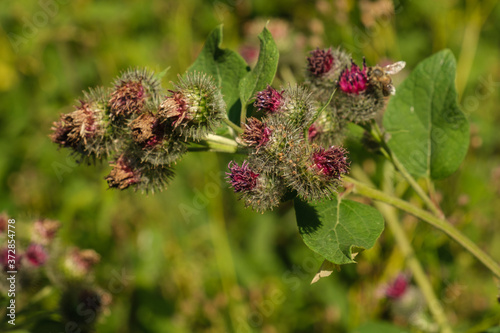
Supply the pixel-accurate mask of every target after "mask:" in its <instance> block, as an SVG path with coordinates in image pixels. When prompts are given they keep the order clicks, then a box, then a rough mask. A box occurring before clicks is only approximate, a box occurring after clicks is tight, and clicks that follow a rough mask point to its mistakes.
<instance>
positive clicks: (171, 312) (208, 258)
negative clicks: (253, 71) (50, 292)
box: [0, 0, 500, 332]
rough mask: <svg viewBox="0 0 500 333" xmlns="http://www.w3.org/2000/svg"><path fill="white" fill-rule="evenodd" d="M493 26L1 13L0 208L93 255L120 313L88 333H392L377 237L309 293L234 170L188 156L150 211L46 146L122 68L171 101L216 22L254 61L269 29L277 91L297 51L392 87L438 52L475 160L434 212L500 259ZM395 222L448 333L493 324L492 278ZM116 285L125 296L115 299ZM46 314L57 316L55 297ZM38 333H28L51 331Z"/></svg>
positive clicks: (419, 20) (390, 9)
mask: <svg viewBox="0 0 500 333" xmlns="http://www.w3.org/2000/svg"><path fill="white" fill-rule="evenodd" d="M47 4H50V6H48V5H47ZM43 13H45V16H44V15H42V14H43ZM44 17H45V18H46V19H43V18H44ZM499 18H500V7H499V6H497V5H496V1H481V2H475V1H451V0H450V1H440V2H437V1H430V0H423V1H412V2H399V1H395V2H390V1H382V0H381V1H368V0H363V1H359V2H355V1H349V0H335V1H314V2H303V1H302V2H301V1H294V0H288V1H282V0H280V1H261V0H258V1H252V2H248V1H232V0H228V1H201V0H189V1H182V2H180V1H170V0H169V1H159V0H149V1H133V0H127V1H121V2H111V1H88V0H77V1H71V2H70V1H62V0H60V1H57V0H53V1H47V2H43V1H42V2H38V1H31V0H20V1H15V2H14V1H12V2H8V3H7V2H6V3H3V4H2V6H1V8H0V22H1V28H0V29H1V30H0V77H1V79H0V110H1V113H0V133H1V134H0V135H1V140H0V151H1V152H2V154H1V157H0V202H1V206H0V209H1V210H5V211H6V212H8V213H9V215H11V216H12V217H14V218H16V219H17V220H18V221H20V222H22V221H23V220H25V221H28V220H31V219H32V218H36V217H47V218H52V219H57V220H59V221H61V222H62V223H63V228H62V229H61V232H60V237H61V241H62V242H63V243H65V244H67V245H68V246H69V245H71V244H74V245H77V246H79V247H81V248H93V249H95V250H96V251H97V252H98V253H100V254H101V256H102V261H101V263H100V264H99V265H98V267H97V282H98V283H99V284H100V285H101V286H102V287H103V288H104V289H106V290H108V291H109V292H110V293H111V294H112V296H113V303H112V305H111V307H110V309H109V312H108V313H107V314H106V315H105V316H103V317H102V318H101V319H100V321H99V323H98V325H97V331H98V332H165V331H168V332H221V331H229V332H232V331H237V332H246V331H250V330H255V331H262V332H287V331H293V332H311V331H318V332H321V331H325V332H326V331H329V332H356V331H357V328H358V327H359V326H361V325H366V323H367V322H370V321H372V322H373V321H391V315H390V314H389V310H388V309H389V306H388V301H387V300H385V299H384V297H383V288H384V286H385V285H386V284H387V283H388V282H390V281H391V280H392V279H393V278H394V277H395V276H396V275H397V274H398V273H400V272H405V265H404V260H403V257H402V256H401V254H400V253H399V251H398V249H397V248H396V247H395V246H394V242H393V238H392V235H391V234H390V232H389V231H388V230H386V231H385V232H384V234H383V235H382V237H381V239H380V240H379V242H377V244H376V245H375V247H374V248H373V249H372V250H370V251H365V252H364V253H362V254H361V255H360V256H359V257H357V258H356V259H357V261H358V264H357V265H347V266H344V267H343V269H342V271H341V272H338V273H334V274H332V276H331V277H329V278H328V279H322V280H321V281H320V282H319V283H316V284H314V285H312V286H310V285H309V282H310V281H311V279H312V277H313V276H314V274H315V273H316V270H317V269H318V267H319V265H320V264H321V259H320V258H317V257H315V256H314V254H313V253H312V252H311V251H310V250H309V249H308V248H307V247H306V246H305V245H304V244H303V242H302V240H301V238H300V236H299V234H298V230H297V227H296V224H295V214H294V211H293V208H292V205H291V203H288V204H284V205H283V206H282V207H280V209H278V210H276V211H275V212H272V213H266V214H264V215H260V214H257V213H254V212H252V211H250V210H245V209H244V208H243V204H242V203H241V202H237V200H236V197H235V196H234V195H233V194H232V193H231V191H230V189H228V187H227V186H226V185H225V184H224V180H223V176H224V175H223V174H222V173H221V171H220V170H223V171H225V169H226V166H227V163H228V161H229V157H227V156H222V155H220V156H219V155H215V154H210V153H199V154H189V155H188V156H186V157H185V158H184V159H183V160H182V161H181V162H180V163H179V164H178V165H177V177H176V178H175V179H174V180H173V182H172V183H171V185H170V188H169V189H168V190H167V191H165V192H164V193H161V194H158V195H154V196H144V195H140V194H138V193H134V192H132V191H124V192H118V191H111V190H109V191H108V190H106V183H105V181H104V180H103V178H104V176H105V175H106V174H107V173H108V172H109V168H108V166H107V165H97V166H95V167H87V166H80V165H76V164H75V163H74V161H73V160H72V159H71V158H70V157H68V153H67V152H66V151H64V150H57V147H56V146H55V145H54V144H52V143H51V142H50V140H49V139H48V137H47V136H48V134H49V129H50V127H51V123H52V122H53V121H55V120H57V117H58V115H59V113H61V112H69V111H70V110H71V107H72V105H73V104H74V103H75V98H77V97H78V96H79V95H80V94H81V91H82V90H84V89H86V88H87V87H88V86H95V85H107V84H108V83H109V82H111V81H112V79H113V78H114V77H115V76H116V75H118V73H119V72H120V71H122V70H124V69H126V68H128V67H130V66H134V67H135V66H138V67H143V66H147V67H149V68H151V69H154V70H156V71H158V72H160V71H162V70H163V69H165V68H167V67H168V68H169V70H168V72H167V74H166V76H165V78H164V83H165V85H168V84H169V83H168V82H169V81H170V80H174V79H175V78H176V75H177V73H183V72H184V71H185V70H186V69H187V68H188V67H189V65H190V64H191V63H192V62H193V60H194V59H195V58H196V56H197V55H198V53H199V52H200V50H201V48H202V46H203V42H204V40H205V38H206V37H207V35H208V33H209V32H210V31H211V30H212V29H213V28H214V27H215V26H216V25H218V24H220V23H223V24H224V44H223V47H225V48H230V49H233V50H237V51H239V52H241V53H242V54H243V55H244V57H245V58H246V59H248V60H249V62H250V63H252V61H254V62H255V61H256V54H255V48H256V47H258V46H259V40H258V38H257V35H258V33H260V31H261V30H262V27H263V26H264V24H265V22H266V21H267V20H270V23H269V26H268V27H269V30H270V31H271V33H272V34H273V37H274V39H275V40H276V42H277V45H278V47H279V49H280V65H279V67H278V71H277V77H276V81H275V84H276V85H277V86H279V84H280V83H281V82H289V81H292V82H293V81H294V80H297V81H300V80H301V78H302V77H303V73H302V72H303V70H304V67H305V62H304V59H305V57H306V56H307V52H308V51H309V50H311V49H313V48H316V47H317V46H319V47H328V46H329V45H334V46H336V45H342V46H343V47H345V48H346V49H347V50H348V51H350V52H352V54H353V56H354V58H355V59H357V60H358V61H359V60H361V58H362V56H363V55H364V56H366V59H367V63H368V64H369V65H371V64H375V63H381V64H384V63H387V62H394V61H398V60H405V61H406V62H407V69H406V70H405V72H403V74H402V75H399V76H396V77H395V79H396V80H401V79H402V78H403V77H404V76H405V75H408V73H409V70H411V69H413V68H414V67H415V65H416V64H417V63H418V62H419V61H420V60H422V59H423V58H425V57H427V56H429V55H431V54H433V53H435V52H437V51H439V50H441V49H443V48H449V49H450V50H451V51H452V52H453V53H454V55H455V56H456V58H457V80H456V83H457V90H458V94H459V101H460V103H461V105H462V108H463V110H464V112H465V113H466V115H467V117H468V119H469V121H470V123H471V129H472V130H471V138H470V140H471V146H470V148H469V151H468V152H467V157H466V161H465V163H464V164H463V165H462V167H461V168H460V169H459V171H458V172H456V173H454V174H453V175H452V176H451V177H450V178H448V179H447V180H444V181H440V182H438V183H437V196H438V199H440V200H441V205H442V207H443V209H444V211H445V214H446V216H448V217H449V219H450V220H451V221H453V223H455V224H456V226H457V227H458V228H459V229H461V230H462V231H463V232H464V233H466V234H467V235H468V236H469V237H470V238H472V239H473V240H474V241H476V242H477V243H479V245H480V246H481V247H483V248H485V249H487V250H488V252H489V253H491V254H492V256H493V257H494V258H495V259H496V260H500V234H499V233H496V234H495V232H494V231H495V230H496V229H498V216H500V199H499V194H500V157H499V151H500V138H499V136H498V135H496V134H497V130H496V128H497V127H498V126H499V125H500V112H499V111H498V107H496V106H497V105H499V102H500V95H499V89H500V65H499V62H498V60H497V59H499V57H500V49H499V48H498V31H500V23H499V22H500V20H499ZM30 26H31V29H30ZM16 36H17V37H16ZM19 38H21V39H19ZM241 45H242V47H239V46H241ZM356 135H359V134H356V132H354V133H353V134H352V135H351V140H349V142H350V146H349V148H350V151H351V159H352V160H355V161H359V162H360V163H361V166H362V168H363V169H364V170H365V172H367V173H368V174H369V175H370V176H371V177H372V180H373V181H375V182H379V181H380V177H381V172H382V171H381V168H380V166H379V164H377V162H379V158H378V157H376V156H374V155H367V154H366V153H361V151H362V150H361V149H360V146H359V144H357V143H355V142H356V140H354V139H355V138H356ZM201 166H203V167H201ZM402 218H403V221H404V226H405V229H406V231H407V233H408V234H410V235H411V236H412V242H413V245H414V247H415V248H416V249H418V252H417V255H418V257H419V259H420V260H421V262H422V263H423V265H424V268H425V270H426V272H427V273H428V275H429V276H430V278H431V281H432V283H433V287H434V289H435V290H436V291H437V293H438V295H439V296H440V298H441V300H442V302H443V304H444V305H445V308H446V311H447V315H448V317H449V318H450V320H451V321H452V323H453V325H454V326H455V327H456V328H457V330H458V331H460V332H481V331H483V330H486V329H487V328H489V327H492V326H495V325H498V324H499V321H500V315H499V310H500V306H499V304H498V303H497V302H496V296H497V293H498V289H497V286H496V284H495V281H493V279H492V278H491V276H490V275H489V274H488V272H487V271H486V270H485V269H484V268H483V267H482V266H481V265H480V264H479V263H477V262H476V261H475V260H473V258H472V257H471V256H470V255H469V254H467V253H465V252H464V251H463V250H462V249H461V248H460V247H459V246H458V245H456V244H454V243H453V242H450V241H449V240H448V239H447V238H446V237H445V236H444V235H443V234H442V233H440V232H438V231H435V230H432V229H431V228H430V227H429V226H427V225H424V224H419V223H416V221H415V220H414V219H413V218H410V217H408V216H402ZM116 280H118V281H120V283H121V284H120V285H121V286H122V288H113V286H115V285H114V282H115V281H116ZM42 306H43V307H44V308H47V309H51V308H55V307H56V305H55V304H54V302H53V300H51V299H47V300H46V301H45V302H44V303H43V304H42ZM44 325H47V326H44V327H43V328H39V329H35V331H37V332H43V331H44V329H45V330H47V329H48V327H49V325H51V324H50V323H49V322H47V323H45V324H44ZM359 331H360V332H361V330H359ZM363 332H364V331H363Z"/></svg>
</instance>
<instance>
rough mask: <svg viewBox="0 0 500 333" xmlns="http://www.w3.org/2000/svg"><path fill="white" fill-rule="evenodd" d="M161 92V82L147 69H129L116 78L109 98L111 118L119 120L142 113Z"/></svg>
mask: <svg viewBox="0 0 500 333" xmlns="http://www.w3.org/2000/svg"><path fill="white" fill-rule="evenodd" d="M159 94H160V82H159V81H158V80H157V79H156V78H155V77H154V73H152V72H149V71H148V70H146V69H143V70H139V69H129V70H127V71H126V72H124V73H122V74H121V75H120V77H118V78H117V79H116V80H115V86H114V89H113V90H112V92H111V96H110V98H109V100H108V107H109V112H110V115H111V119H113V120H114V121H119V120H123V119H128V118H130V117H131V116H138V115H140V114H141V113H142V112H143V111H144V110H145V108H146V105H147V102H148V101H150V100H155V99H156V98H157V97H158V95H159Z"/></svg>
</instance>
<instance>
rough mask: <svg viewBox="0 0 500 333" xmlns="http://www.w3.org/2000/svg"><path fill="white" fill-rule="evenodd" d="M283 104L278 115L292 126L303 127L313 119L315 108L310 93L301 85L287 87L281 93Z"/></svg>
mask: <svg viewBox="0 0 500 333" xmlns="http://www.w3.org/2000/svg"><path fill="white" fill-rule="evenodd" d="M283 97H284V100H283V103H282V106H281V109H280V110H281V112H280V113H279V115H280V116H281V115H282V116H284V117H285V118H286V119H287V121H288V122H290V123H291V124H292V125H293V126H297V127H301V128H302V127H303V126H305V125H306V124H308V123H309V121H311V119H313V117H314V115H315V113H316V107H315V105H314V101H313V98H312V94H311V91H310V90H309V89H308V88H307V87H305V86H301V85H295V86H289V87H287V88H286V89H285V90H284V91H283Z"/></svg>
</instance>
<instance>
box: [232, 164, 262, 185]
mask: <svg viewBox="0 0 500 333" xmlns="http://www.w3.org/2000/svg"><path fill="white" fill-rule="evenodd" d="M228 168H229V171H230V172H226V175H227V178H228V180H229V183H230V184H231V186H232V187H233V189H234V192H236V193H238V192H248V191H251V190H253V189H254V188H255V186H257V177H259V174H258V173H255V172H253V171H252V170H250V168H249V167H248V162H246V161H244V162H243V163H242V164H241V167H240V166H239V165H238V164H237V163H235V162H233V161H231V162H229V165H228Z"/></svg>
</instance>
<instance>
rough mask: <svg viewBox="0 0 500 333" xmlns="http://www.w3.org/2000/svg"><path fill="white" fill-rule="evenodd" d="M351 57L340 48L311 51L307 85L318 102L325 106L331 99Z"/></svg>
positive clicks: (308, 59) (308, 61)
mask: <svg viewBox="0 0 500 333" xmlns="http://www.w3.org/2000/svg"><path fill="white" fill-rule="evenodd" d="M350 59H351V57H350V56H349V55H348V54H347V53H346V52H344V51H342V50H341V49H340V48H338V49H335V50H333V51H332V49H331V48H330V49H325V50H320V49H319V48H318V49H316V50H314V51H311V52H310V56H309V57H308V58H307V70H306V84H307V85H308V86H309V88H310V89H311V91H312V93H313V96H314V98H315V99H316V100H318V101H320V102H321V103H322V104H324V103H325V102H326V101H328V99H329V98H330V95H331V94H332V92H333V90H334V89H335V86H336V85H337V80H338V78H339V76H340V73H341V72H342V70H343V69H344V68H345V67H346V66H347V65H349V63H350Z"/></svg>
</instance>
